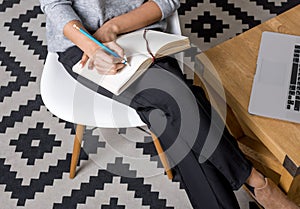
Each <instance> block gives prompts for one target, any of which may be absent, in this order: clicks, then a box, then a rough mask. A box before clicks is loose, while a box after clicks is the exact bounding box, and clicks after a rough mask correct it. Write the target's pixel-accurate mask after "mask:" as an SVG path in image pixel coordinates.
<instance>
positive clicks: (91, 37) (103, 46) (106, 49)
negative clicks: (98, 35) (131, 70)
mask: <svg viewBox="0 0 300 209" xmlns="http://www.w3.org/2000/svg"><path fill="white" fill-rule="evenodd" d="M73 27H74V28H75V29H77V30H79V31H80V32H81V33H82V34H84V35H85V36H87V37H88V38H89V39H91V40H92V41H94V42H95V43H96V44H98V45H99V46H100V47H101V48H102V49H103V50H105V51H106V52H107V53H109V54H111V55H112V56H114V57H117V58H121V57H120V56H119V55H118V54H117V53H116V52H114V51H113V50H111V49H110V48H108V47H107V46H105V45H104V44H102V43H101V42H100V41H98V40H97V39H95V38H94V37H93V36H91V35H90V34H89V33H87V32H86V31H85V30H83V29H81V28H79V27H78V26H77V25H76V24H74V25H73ZM123 64H126V65H129V64H128V62H127V60H126V57H124V58H123Z"/></svg>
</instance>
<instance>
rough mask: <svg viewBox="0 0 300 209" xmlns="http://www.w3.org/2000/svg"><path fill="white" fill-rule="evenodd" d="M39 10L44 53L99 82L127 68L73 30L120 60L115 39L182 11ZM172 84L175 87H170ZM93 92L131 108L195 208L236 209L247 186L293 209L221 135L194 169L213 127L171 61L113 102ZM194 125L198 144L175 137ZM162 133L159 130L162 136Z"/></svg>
mask: <svg viewBox="0 0 300 209" xmlns="http://www.w3.org/2000/svg"><path fill="white" fill-rule="evenodd" d="M40 2H41V8H42V10H43V12H44V13H45V14H46V18H47V24H46V25H47V39H48V50H49V51H51V52H57V53H58V54H59V61H60V62H61V63H62V64H63V65H64V67H65V68H66V70H67V71H68V72H69V73H70V74H72V70H71V68H72V66H73V65H74V64H75V63H77V62H78V61H79V60H81V63H82V65H85V64H86V61H87V59H90V68H91V69H92V68H93V69H94V70H97V71H98V72H99V73H100V74H111V75H113V74H116V73H117V72H118V71H119V70H121V69H122V68H123V67H124V64H123V63H122V59H116V58H114V57H112V56H111V55H109V54H107V53H106V52H105V51H103V50H102V49H101V48H100V47H99V46H98V45H97V44H95V43H94V42H93V41H91V40H90V39H88V38H87V37H86V36H84V35H83V34H82V33H80V32H79V31H77V30H74V28H73V25H74V24H76V25H77V26H79V27H80V28H83V29H86V30H87V31H89V32H90V33H91V34H93V36H94V37H95V38H96V39H98V40H100V41H101V42H103V43H105V44H106V45H107V46H108V47H109V48H111V49H112V50H114V51H115V52H117V53H118V54H119V55H120V57H124V52H123V49H122V48H121V47H120V46H119V45H118V44H116V42H115V40H116V38H117V36H118V35H120V34H124V33H127V32H131V31H134V30H137V29H141V28H145V27H147V28H152V29H156V30H164V29H165V28H166V22H165V21H164V20H165V18H166V17H168V16H169V15H171V14H172V13H173V12H174V11H175V10H176V9H177V8H178V7H179V5H180V3H179V0H152V1H144V0H131V1H128V2H127V1H124V0H114V1H112V0H72V1H71V0H60V1H57V0H40ZM157 69H159V70H157ZM158 74H159V75H158ZM72 75H73V74H72ZM73 76H74V75H73ZM164 76H166V77H164ZM161 77H164V78H166V79H164V80H163V83H164V84H165V85H166V86H168V87H170V86H172V88H173V87H174V89H178V91H176V95H175V96H174V95H170V94H169V92H166V91H164V90H163V89H161V86H160V84H161V82H156V81H157V79H159V78H161ZM147 78H150V80H151V78H153V79H152V81H153V82H152V84H151V85H152V88H145V86H147V85H148V84H147ZM174 79H175V80H177V81H178V82H174ZM87 85H89V84H87ZM153 85H154V87H155V88H153ZM155 85H156V86H155ZM142 89H144V90H142ZM97 92H98V93H100V94H103V95H105V96H108V97H111V98H113V99H116V100H118V101H120V102H123V103H125V104H127V105H130V106H131V107H132V108H134V109H135V110H136V111H137V113H138V114H139V116H140V117H141V119H142V120H143V122H145V123H146V124H147V125H148V127H149V128H150V129H151V131H153V132H154V133H155V134H156V135H158V136H159V138H160V141H161V143H162V145H163V147H164V149H165V150H169V149H170V150H172V151H170V152H168V153H167V154H168V159H169V160H170V161H171V162H173V165H174V169H175V170H176V172H177V173H178V174H179V175H180V177H181V179H182V182H183V184H184V185H185V190H186V192H187V194H188V196H189V199H190V201H191V203H192V205H193V207H194V208H202V209H207V208H209V209H215V208H216V209H217V208H228V209H233V208H239V206H238V203H237V201H236V198H235V195H234V193H233V190H236V189H239V188H240V187H241V185H242V184H244V183H247V185H248V187H249V188H250V190H252V192H253V195H255V198H256V200H257V201H258V202H259V203H260V204H261V205H262V206H263V207H264V208H266V209H271V208H272V209H279V208H280V209H281V208H289V209H296V208H298V207H297V206H296V205H295V204H293V203H292V202H291V201H289V200H288V199H287V198H286V197H285V196H284V195H283V193H281V191H280V190H279V189H278V188H277V187H276V186H275V184H274V183H273V182H272V181H270V180H269V179H267V178H264V177H263V175H262V174H260V173H259V172H258V171H256V170H255V169H254V168H253V167H252V165H251V164H250V163H249V161H247V160H246V159H245V157H244V155H243V154H242V153H241V151H240V150H239V148H238V146H237V144H236V142H235V140H234V138H233V137H232V136H231V135H230V134H229V133H228V131H227V130H226V129H225V130H224V132H223V130H222V133H221V137H220V138H221V139H220V142H219V144H218V146H217V147H216V149H215V150H214V152H213V153H212V155H211V156H209V157H208V158H207V159H205V160H204V161H203V162H201V163H200V162H199V160H198V159H199V157H202V156H201V150H202V148H203V146H204V144H205V141H206V138H207V136H208V134H209V133H208V132H209V127H210V126H214V125H215V121H213V120H212V119H211V117H210V115H211V113H212V111H214V110H213V109H212V108H211V107H210V105H209V103H208V101H207V100H206V98H205V96H204V93H203V90H202V89H201V88H199V87H195V86H191V85H189V84H188V83H186V82H185V79H184V77H183V75H182V73H181V70H180V68H179V66H178V64H177V63H176V62H174V59H172V58H168V57H167V58H163V59H159V60H156V61H155V63H154V64H153V65H152V66H151V67H150V68H149V70H147V72H146V73H145V74H144V75H143V76H142V77H141V78H140V79H138V80H137V81H136V82H135V83H134V84H133V85H132V86H130V87H129V88H128V89H127V90H126V91H125V92H124V93H123V94H121V95H120V96H117V97H116V96H114V95H112V94H111V93H110V92H108V91H106V90H105V89H102V88H100V87H99V88H98V89H97ZM181 97H182V98H184V102H185V104H187V105H188V107H189V108H188V109H192V110H193V111H189V112H192V113H194V114H191V118H189V120H183V115H181V108H182V106H181V105H179V104H178V101H177V100H181V101H183V100H182V99H181ZM176 98H179V99H176ZM194 116H195V117H194ZM199 121H201V123H200V122H199ZM195 124H196V125H198V126H197V130H196V135H195V136H193V135H190V133H186V132H187V131H185V133H184V134H182V133H181V132H180V130H181V127H187V128H188V127H190V126H193V125H195ZM161 127H164V129H163V130H161ZM191 132H192V131H191ZM175 139H176V140H175ZM174 144H177V146H174ZM171 148H172V149H171ZM178 153H182V154H178ZM178 155H180V158H178Z"/></svg>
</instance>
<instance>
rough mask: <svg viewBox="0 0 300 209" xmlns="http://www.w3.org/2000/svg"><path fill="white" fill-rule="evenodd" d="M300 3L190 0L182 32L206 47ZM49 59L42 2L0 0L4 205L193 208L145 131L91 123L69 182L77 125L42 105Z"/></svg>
mask: <svg viewBox="0 0 300 209" xmlns="http://www.w3.org/2000/svg"><path fill="white" fill-rule="evenodd" d="M297 2H298V1H295V0H182V1H181V8H180V9H179V15H180V16H179V17H180V22H181V28H182V32H183V34H184V35H187V36H189V37H190V38H191V41H192V43H193V44H195V45H196V46H197V47H198V48H199V49H200V50H202V51H204V50H206V49H208V48H210V47H212V46H215V45H217V44H219V43H221V42H223V41H225V40H228V39H230V38H232V37H234V36H236V35H238V34H240V33H242V32H244V31H246V30H248V29H250V28H251V27H253V26H255V25H257V24H259V23H261V22H264V21H266V20H267V19H269V18H271V17H273V16H275V15H278V14H280V13H282V12H284V11H286V10H287V9H289V8H291V7H293V6H295V5H297V4H299V3H297ZM46 56H47V42H46V37H45V16H44V14H43V13H42V12H41V10H40V7H39V1H38V0H0V147H1V150H0V208H1V209H2V208H3V209H12V208H34V209H35V208H64V209H65V208H68V209H71V208H88V209H89V208H101V209H111V208H114V209H116V208H120V209H121V208H129V209H136V208H137V209H138V208H161V209H163V208H168V209H169V208H170V209H171V208H179V209H183V208H192V207H191V205H190V203H189V201H188V198H187V195H186V193H185V191H184V189H183V186H182V185H181V184H180V181H179V179H178V178H176V175H175V179H174V180H173V181H170V180H168V178H167V177H166V175H165V174H164V169H163V168H162V165H161V163H160V161H159V160H158V159H157V157H156V153H155V149H154V145H153V143H152V140H151V137H150V136H149V133H148V132H147V129H146V128H145V127H141V128H130V129H120V130H116V129H103V128H95V127H87V129H86V131H85V134H84V142H83V148H82V150H81V154H80V160H79V164H78V165H79V167H78V168H77V176H76V178H75V179H73V180H70V179H69V176H68V175H69V173H68V172H69V164H70V160H71V153H72V147H73V138H74V130H75V129H74V128H75V127H74V124H71V123H69V122H66V121H63V120H61V119H59V118H57V117H56V116H54V115H53V114H51V112H49V111H48V110H47V108H46V107H45V106H44V104H43V101H42V98H41V95H40V90H39V85H40V78H41V74H42V69H43V64H44V61H45V58H46ZM186 56H187V57H188V55H186ZM191 61H193V59H191ZM120 147H122V149H120ZM237 196H238V199H239V202H240V205H241V208H242V209H248V208H250V207H252V208H255V206H254V205H253V203H252V202H250V203H249V201H250V200H251V199H249V198H248V196H247V195H246V194H245V193H244V192H243V191H239V192H237Z"/></svg>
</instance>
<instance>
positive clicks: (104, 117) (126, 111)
mask: <svg viewBox="0 0 300 209" xmlns="http://www.w3.org/2000/svg"><path fill="white" fill-rule="evenodd" d="M57 58H58V55H57V54H56V53H51V52H49V53H48V55H47V59H46V62H45V66H44V70H43V73H42V77H41V95H42V99H43V102H44V103H45V105H46V107H47V108H48V109H49V111H50V112H51V113H53V114H54V115H56V116H57V117H59V118H61V119H63V120H66V121H69V122H72V123H76V124H85V125H88V126H94V127H103V128H125V127H137V126H143V125H145V124H144V123H143V122H142V121H141V119H140V118H139V116H138V114H137V113H136V111H135V110H134V109H132V108H130V107H128V106H126V105H124V104H121V103H119V102H117V101H114V100H112V99H110V98H107V97H105V96H102V95H100V94H98V93H96V92H94V91H92V90H91V89H89V88H87V87H85V86H83V85H82V84H80V83H79V82H77V81H76V80H75V79H74V78H73V77H72V76H70V75H69V74H68V72H67V71H66V70H65V69H64V67H63V65H62V64H61V63H60V62H58V61H57Z"/></svg>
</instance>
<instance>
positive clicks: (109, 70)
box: [88, 42, 125, 75]
mask: <svg viewBox="0 0 300 209" xmlns="http://www.w3.org/2000/svg"><path fill="white" fill-rule="evenodd" d="M106 46H108V47H109V48H110V49H111V50H113V51H115V52H116V53H117V54H118V55H119V56H120V57H114V56H112V55H111V54H108V53H107V52H106V51H104V50H103V49H102V48H99V49H97V50H96V51H95V52H94V54H93V56H92V58H91V60H90V62H89V66H88V67H89V69H96V70H97V71H98V73H100V74H106V75H113V74H116V73H117V72H118V71H119V70H121V69H122V68H123V67H124V66H125V65H124V64H122V60H123V56H124V51H123V49H122V48H121V47H120V46H119V45H118V44H116V43H115V42H109V43H106Z"/></svg>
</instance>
